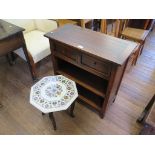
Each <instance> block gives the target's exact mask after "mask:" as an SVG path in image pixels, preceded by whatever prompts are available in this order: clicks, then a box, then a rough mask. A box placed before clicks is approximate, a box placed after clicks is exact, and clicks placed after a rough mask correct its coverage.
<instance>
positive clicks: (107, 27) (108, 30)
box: [100, 19, 120, 37]
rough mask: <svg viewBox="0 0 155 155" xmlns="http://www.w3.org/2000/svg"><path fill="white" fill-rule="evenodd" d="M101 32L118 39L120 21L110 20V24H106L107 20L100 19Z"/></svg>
mask: <svg viewBox="0 0 155 155" xmlns="http://www.w3.org/2000/svg"><path fill="white" fill-rule="evenodd" d="M100 27H101V30H100V31H101V32H102V33H105V34H108V35H111V36H114V37H119V34H120V20H118V19H116V20H111V21H110V23H108V20H107V19H101V26H100Z"/></svg>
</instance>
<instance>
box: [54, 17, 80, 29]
mask: <svg viewBox="0 0 155 155" xmlns="http://www.w3.org/2000/svg"><path fill="white" fill-rule="evenodd" d="M56 22H57V25H58V27H61V26H64V25H65V24H73V25H77V22H76V21H73V20H71V19H56Z"/></svg>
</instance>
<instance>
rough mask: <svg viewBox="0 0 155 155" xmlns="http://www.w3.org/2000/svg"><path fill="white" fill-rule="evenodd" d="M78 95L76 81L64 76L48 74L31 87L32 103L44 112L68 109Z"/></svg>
mask: <svg viewBox="0 0 155 155" xmlns="http://www.w3.org/2000/svg"><path fill="white" fill-rule="evenodd" d="M77 97H78V92H77V88H76V84H75V82H74V81H72V80H70V79H68V78H66V77H64V76H62V75H57V76H47V77H44V78H42V79H41V80H40V81H39V82H37V83H36V84H35V85H33V86H32V87H31V93H30V103H31V104H32V105H33V106H35V107H36V108H37V109H39V110H40V111H42V112H43V113H49V112H54V111H61V110H66V109H67V108H68V107H69V106H70V105H71V104H72V103H73V102H74V100H75V99H76V98H77Z"/></svg>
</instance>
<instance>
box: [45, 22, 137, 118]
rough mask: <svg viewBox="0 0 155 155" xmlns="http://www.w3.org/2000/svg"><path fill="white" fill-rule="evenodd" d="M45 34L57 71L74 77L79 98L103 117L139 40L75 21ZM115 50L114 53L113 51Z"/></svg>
mask: <svg viewBox="0 0 155 155" xmlns="http://www.w3.org/2000/svg"><path fill="white" fill-rule="evenodd" d="M45 36H46V37H48V38H49V42H50V48H51V55H52V62H53V69H54V74H61V75H64V76H66V77H68V78H70V79H72V80H74V81H75V82H76V84H77V89H78V93H79V99H80V100H82V101H84V103H86V104H87V105H88V106H90V107H92V108H93V109H95V110H97V111H98V112H99V114H100V117H101V118H103V117H104V114H105V110H106V107H107V105H108V104H109V103H111V102H114V100H115V97H116V95H117V92H118V89H119V86H120V83H121V80H122V77H123V73H124V70H125V67H126V64H127V61H128V58H129V56H130V54H131V53H132V51H133V50H134V49H135V47H136V44H135V43H130V42H126V41H124V40H121V39H117V38H114V37H109V36H107V35H103V34H100V33H97V32H93V31H91V30H86V29H82V28H80V27H78V26H72V25H66V26H64V27H62V28H59V29H57V30H56V31H55V32H53V33H48V34H46V35H45ZM111 42H112V43H113V44H114V45H115V46H114V45H112V44H110V43H111ZM79 45H80V46H79ZM110 45H111V46H110ZM119 45H120V46H119ZM117 46H118V48H117ZM81 47H82V48H81ZM117 49H118V50H117ZM105 50H108V51H110V52H109V53H108V51H107V52H104V51H105ZM111 51H112V52H113V53H114V54H113V55H109V54H110V53H112V52H111ZM102 52H103V53H102ZM115 52H117V53H115ZM120 52H123V58H122V56H121V54H120ZM107 54H108V55H107ZM106 57H107V58H106Z"/></svg>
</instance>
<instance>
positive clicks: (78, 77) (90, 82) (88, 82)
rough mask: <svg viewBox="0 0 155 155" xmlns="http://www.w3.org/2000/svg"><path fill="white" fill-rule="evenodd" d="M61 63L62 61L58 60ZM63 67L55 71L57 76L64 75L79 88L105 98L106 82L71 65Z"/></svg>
mask: <svg viewBox="0 0 155 155" xmlns="http://www.w3.org/2000/svg"><path fill="white" fill-rule="evenodd" d="M60 61H62V60H60ZM62 63H65V64H64V65H62V64H61V67H59V70H57V73H58V74H61V75H64V76H66V77H68V78H70V79H72V80H73V81H75V82H76V83H77V84H79V85H80V86H82V87H84V88H86V89H88V90H89V91H91V92H93V93H95V94H96V95H98V96H101V97H103V98H104V97H105V92H106V89H107V81H106V80H103V79H102V78H100V77H97V76H94V75H92V74H90V73H88V72H86V71H84V70H82V69H80V68H77V67H76V66H74V65H72V64H68V63H66V62H62Z"/></svg>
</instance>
